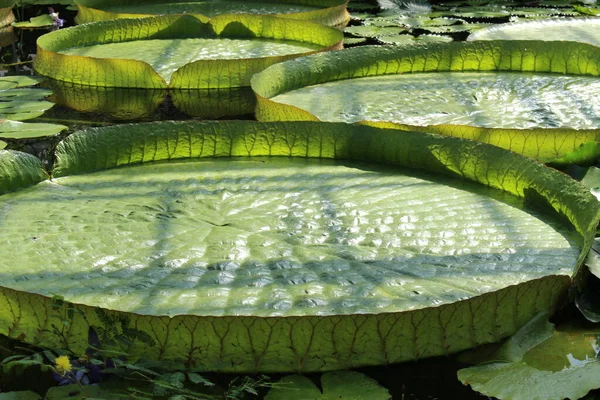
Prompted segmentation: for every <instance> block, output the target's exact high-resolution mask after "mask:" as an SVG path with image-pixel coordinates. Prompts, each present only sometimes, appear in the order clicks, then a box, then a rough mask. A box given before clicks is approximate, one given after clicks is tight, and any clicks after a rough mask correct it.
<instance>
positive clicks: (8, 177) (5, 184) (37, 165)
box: [0, 150, 48, 194]
mask: <svg viewBox="0 0 600 400" xmlns="http://www.w3.org/2000/svg"><path fill="white" fill-rule="evenodd" d="M47 177H48V175H47V174H46V172H45V171H44V169H43V168H42V162H41V161H40V159H39V158H37V157H35V156H32V155H31V154H27V153H22V152H20V151H13V150H0V194H4V193H7V192H13V191H15V190H19V189H22V188H24V187H27V186H31V185H35V184H36V183H39V182H41V181H43V180H44V179H46V178H47Z"/></svg>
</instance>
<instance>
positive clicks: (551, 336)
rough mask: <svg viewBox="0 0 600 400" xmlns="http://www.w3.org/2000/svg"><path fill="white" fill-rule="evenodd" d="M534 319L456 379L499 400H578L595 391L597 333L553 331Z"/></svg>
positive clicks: (599, 361) (598, 369)
mask: <svg viewBox="0 0 600 400" xmlns="http://www.w3.org/2000/svg"><path fill="white" fill-rule="evenodd" d="M547 318H548V317H547V315H541V316H539V317H536V318H535V319H533V320H532V321H531V322H529V323H528V324H527V325H526V326H524V327H523V328H522V329H521V330H520V331H519V332H518V333H517V334H516V335H514V336H513V337H512V338H510V339H509V340H508V341H507V342H506V344H505V345H504V346H502V347H501V348H500V349H499V350H498V352H496V353H494V354H492V355H491V356H490V357H489V358H488V361H487V362H486V363H484V364H481V365H478V366H475V367H470V368H466V369H462V370H460V371H458V379H460V380H461V381H462V382H463V383H464V384H465V385H470V386H471V387H472V388H473V389H474V390H476V391H478V392H480V393H483V394H485V395H486V396H493V397H495V398H498V399H512V400H534V399H539V400H542V399H543V400H563V399H566V398H568V399H579V398H582V397H583V396H585V395H586V394H587V393H588V392H589V391H590V390H592V389H597V388H600V380H598V374H600V359H599V358H598V352H599V350H600V347H599V346H598V338H599V337H600V332H599V331H598V329H597V328H581V327H569V326H566V327H562V328H560V327H559V328H558V330H555V328H554V325H552V324H550V323H549V322H548V321H547Z"/></svg>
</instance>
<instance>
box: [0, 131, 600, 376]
mask: <svg viewBox="0 0 600 400" xmlns="http://www.w3.org/2000/svg"><path fill="white" fill-rule="evenodd" d="M9 154H13V153H9ZM278 156H279V157H278ZM230 157H235V158H233V159H231V158H230ZM315 158H316V159H315ZM319 159H320V160H319ZM157 161H164V162H157ZM115 167H121V168H115ZM13 169H15V167H14V166H12V165H11V164H8V165H7V167H6V171H5V169H4V168H0V172H1V174H0V178H3V175H7V176H8V177H10V176H13V175H14V174H15V172H14V171H13ZM93 171H96V172H93ZM457 178H460V179H458V180H457ZM27 184H28V183H27V182H25V183H24V184H23V185H21V186H25V185H27ZM6 186H7V187H8V189H9V190H13V191H14V190H16V189H18V188H20V187H21V186H19V184H18V183H13V184H7V185H6ZM493 188H496V189H501V190H503V192H498V191H496V190H494V189H493ZM290 194H291V195H290ZM424 199H425V200H424ZM450 200H451V201H450ZM0 202H1V203H2V205H3V207H1V208H0V210H3V211H2V221H3V229H2V230H1V231H0V241H2V242H4V243H11V246H10V247H9V246H5V247H0V253H1V254H0V260H2V261H1V262H0V263H1V264H2V265H1V267H2V268H0V270H1V271H2V273H1V274H0V275H1V276H0V282H2V286H0V334H7V335H10V336H11V337H20V338H21V339H22V340H25V341H27V342H30V343H35V344H39V345H47V346H57V345H60V346H61V347H63V348H64V347H69V348H70V349H72V351H74V352H76V353H78V352H81V351H84V350H85V348H86V347H87V346H88V344H87V340H88V339H87V338H88V329H89V326H90V325H92V326H96V327H97V326H102V321H106V320H109V321H125V322H122V323H118V324H114V323H113V324H110V325H111V326H115V327H114V328H113V329H116V330H117V332H116V333H115V334H114V335H117V337H118V335H119V333H121V334H122V333H126V332H130V330H131V329H134V330H135V332H138V334H137V335H135V337H136V338H138V339H139V338H146V339H149V340H136V339H132V340H130V341H129V342H131V341H133V342H134V344H133V345H132V346H129V345H127V346H126V350H127V351H128V353H129V355H130V357H131V360H135V359H137V358H139V357H143V358H148V359H154V360H157V359H159V360H160V361H161V362H171V361H176V360H187V362H188V363H193V365H194V367H195V368H196V369H197V370H198V371H202V370H211V371H214V370H220V371H230V372H248V371H264V372H273V371H279V372H283V371H286V372H287V371H318V370H323V371H327V370H334V369H347V368H352V367H358V366H364V365H379V364H385V363H394V362H401V361H405V360H411V359H417V358H423V357H429V356H434V355H443V354H448V353H454V352H457V351H460V350H463V349H466V348H471V347H474V346H477V345H481V344H484V343H489V342H494V341H498V340H499V339H501V338H504V337H507V336H509V335H511V334H512V333H514V332H516V330H517V329H518V328H519V327H521V326H522V325H523V324H524V323H525V322H526V321H528V320H529V319H530V318H531V317H533V316H534V315H536V314H538V313H539V312H541V311H546V312H552V310H554V308H555V307H556V305H557V304H558V302H559V300H560V299H561V298H562V296H564V294H565V291H566V290H567V287H568V286H569V285H570V283H571V279H572V278H575V279H577V277H578V276H580V273H579V268H580V265H581V263H582V261H583V258H584V257H585V254H586V253H587V250H588V249H589V247H590V245H591V242H592V240H593V236H594V234H595V229H596V223H597V221H598V219H599V216H600V204H599V203H598V202H597V200H596V199H595V198H594V197H593V196H592V195H591V194H590V193H589V191H588V190H587V188H585V187H584V186H582V185H580V184H579V183H577V182H575V181H573V180H571V179H570V178H569V177H567V176H566V175H563V174H561V173H559V172H557V171H555V170H553V169H550V168H547V167H544V166H543V165H541V164H539V163H537V162H535V161H533V160H532V159H530V158H527V157H523V156H520V155H518V154H515V153H511V152H508V151H506V150H503V149H500V148H497V147H494V146H489V145H485V144H481V143H475V142H470V141H463V140H459V139H455V138H448V137H442V136H437V135H428V134H423V133H413V132H402V131H397V130H379V129H375V128H371V127H367V126H358V125H346V124H325V123H310V122H296V123H268V124H267V123H256V122H250V121H228V122H220V123H217V122H202V123H200V122H165V123H153V124H136V125H123V126H114V127H107V128H101V129H91V130H88V131H84V132H79V133H75V134H73V135H71V136H69V137H68V138H67V139H65V141H63V142H61V143H60V144H59V145H58V148H57V152H56V163H55V168H54V171H53V179H52V180H48V181H44V182H41V183H40V184H39V185H36V186H35V187H33V188H29V189H25V190H20V191H18V192H15V193H11V194H8V195H3V196H2V197H0ZM525 203H527V204H525ZM529 204H531V205H535V206H536V207H537V208H535V207H530V206H529ZM432 209H433V210H435V213H432V211H431V210H432ZM542 210H545V211H544V212H545V213H546V214H545V213H544V212H543V211H542ZM557 213H558V215H556V214H557ZM558 216H561V218H558ZM506 232H510V234H506ZM483 243H485V245H483ZM483 246H485V247H483ZM32 254H34V255H35V256H34V257H32V256H31V255H32ZM40 265H43V266H44V268H43V270H41V269H40ZM15 266H18V268H16V267H15ZM466 277H468V278H470V279H465V278H466ZM50 293H61V295H63V296H64V298H65V299H66V300H67V301H72V302H74V304H72V305H70V307H73V308H74V309H76V310H77V311H78V312H72V313H71V315H70V316H69V317H68V319H69V321H68V322H69V327H70V328H69V330H68V332H67V333H66V334H65V335H66V336H64V337H63V336H58V335H55V334H54V333H53V330H52V329H51V327H52V324H54V323H55V322H56V319H57V318H59V321H62V320H64V319H65V318H64V316H62V315H61V313H60V310H55V309H53V308H52V303H51V298H49V297H48V296H49V294H50ZM97 307H103V308H101V309H99V308H97ZM57 314H58V315H57ZM84 317H85V318H84ZM142 334H143V335H142ZM114 335H113V336H114ZM130 336H131V335H130ZM151 342H152V343H155V345H154V346H153V345H151V344H150V343H151ZM114 343H115V345H118V342H116V341H114ZM199 348H202V351H201V352H199V351H198V349H199ZM115 350H118V349H115ZM123 350H125V349H123Z"/></svg>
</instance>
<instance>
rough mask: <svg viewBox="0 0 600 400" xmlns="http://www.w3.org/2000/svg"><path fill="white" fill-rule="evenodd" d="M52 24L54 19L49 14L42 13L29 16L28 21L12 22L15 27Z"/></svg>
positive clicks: (40, 26)
mask: <svg viewBox="0 0 600 400" xmlns="http://www.w3.org/2000/svg"><path fill="white" fill-rule="evenodd" d="M53 25H54V20H53V19H52V17H51V16H50V14H42V15H39V16H37V17H33V18H31V19H30V20H29V21H23V22H15V23H13V26H14V27H15V28H28V29H35V28H49V27H51V26H53Z"/></svg>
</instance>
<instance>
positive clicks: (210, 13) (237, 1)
mask: <svg viewBox="0 0 600 400" xmlns="http://www.w3.org/2000/svg"><path fill="white" fill-rule="evenodd" d="M75 3H76V4H77V8H78V10H79V13H78V14H77V18H76V19H77V22H78V23H80V24H83V23H87V22H93V21H100V20H107V19H115V18H140V17H149V16H152V15H157V14H193V15H195V16H197V17H198V18H200V19H203V20H208V19H209V18H213V17H216V16H217V15H221V14H242V13H244V14H246V13H247V14H261V15H277V16H279V17H283V18H293V19H300V20H309V21H313V22H317V23H321V24H325V25H329V26H336V27H343V26H345V25H346V23H348V21H349V19H350V16H349V14H348V12H347V11H346V5H347V4H348V0H264V1H260V0H258V1H243V0H188V1H178V2H168V1H164V0H154V1H142V0H128V1H122V0H78V1H76V2H75Z"/></svg>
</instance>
